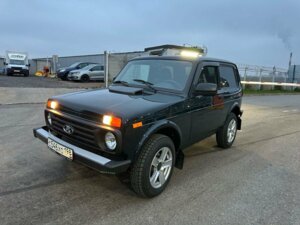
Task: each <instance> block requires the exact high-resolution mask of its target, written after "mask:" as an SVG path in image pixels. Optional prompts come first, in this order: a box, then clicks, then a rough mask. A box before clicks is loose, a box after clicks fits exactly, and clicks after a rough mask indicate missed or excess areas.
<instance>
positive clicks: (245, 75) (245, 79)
mask: <svg viewBox="0 0 300 225" xmlns="http://www.w3.org/2000/svg"><path fill="white" fill-rule="evenodd" d="M247 69H248V68H247V66H246V67H245V73H244V81H247ZM243 88H244V89H245V88H246V84H243Z"/></svg>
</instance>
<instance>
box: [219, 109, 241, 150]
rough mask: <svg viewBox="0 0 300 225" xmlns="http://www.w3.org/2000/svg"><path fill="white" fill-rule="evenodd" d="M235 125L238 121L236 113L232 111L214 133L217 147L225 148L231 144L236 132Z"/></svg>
mask: <svg viewBox="0 0 300 225" xmlns="http://www.w3.org/2000/svg"><path fill="white" fill-rule="evenodd" d="M237 125H238V121H237V117H236V115H235V114H234V113H230V114H229V115H228V117H227V119H226V121H225V124H224V126H223V127H222V128H220V129H219V130H218V131H217V133H216V140H217V144H218V146H219V147H221V148H224V149H226V148H230V147H231V146H232V144H233V142H234V140H235V137H236V133H237ZM229 129H230V130H229ZM229 132H230V133H229Z"/></svg>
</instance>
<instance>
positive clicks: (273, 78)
mask: <svg viewBox="0 0 300 225" xmlns="http://www.w3.org/2000/svg"><path fill="white" fill-rule="evenodd" d="M275 74H276V67H275V66H274V67H273V73H272V82H273V83H274V82H275ZM271 90H274V84H273V85H272V87H271Z"/></svg>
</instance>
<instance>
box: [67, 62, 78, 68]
mask: <svg viewBox="0 0 300 225" xmlns="http://www.w3.org/2000/svg"><path fill="white" fill-rule="evenodd" d="M78 64H79V63H78V62H77V63H73V64H72V65H71V66H68V67H69V68H73V67H76V66H78Z"/></svg>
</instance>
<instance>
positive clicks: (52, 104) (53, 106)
mask: <svg viewBox="0 0 300 225" xmlns="http://www.w3.org/2000/svg"><path fill="white" fill-rule="evenodd" d="M57 106H58V103H57V102H55V101H51V100H49V101H48V102H47V108H50V109H56V108H57Z"/></svg>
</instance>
